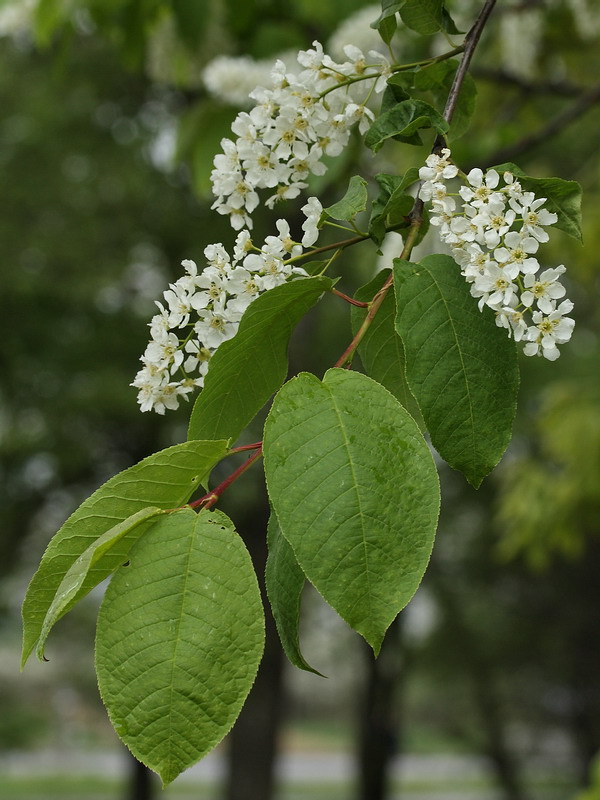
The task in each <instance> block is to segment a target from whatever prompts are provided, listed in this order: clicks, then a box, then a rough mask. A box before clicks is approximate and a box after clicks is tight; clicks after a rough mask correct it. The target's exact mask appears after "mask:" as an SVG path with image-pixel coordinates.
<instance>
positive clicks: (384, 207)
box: [369, 167, 419, 245]
mask: <svg viewBox="0 0 600 800" xmlns="http://www.w3.org/2000/svg"><path fill="white" fill-rule="evenodd" d="M375 180H376V181H377V183H378V184H379V187H380V191H379V195H378V196H377V197H376V198H375V200H374V201H373V205H372V208H371V219H370V220H369V234H370V236H371V238H372V239H373V241H374V242H375V243H376V244H377V245H380V244H381V242H382V241H383V239H384V236H385V234H386V232H387V227H388V225H396V224H397V223H399V222H401V221H402V218H403V217H405V216H407V215H408V214H410V212H411V210H412V208H413V205H414V202H415V198H414V197H412V195H409V194H406V189H407V188H408V187H409V186H411V185H412V184H413V183H415V181H418V180H419V170H418V169H416V167H411V168H410V169H409V170H407V171H406V172H405V174H404V175H403V177H400V176H398V175H387V174H385V173H381V174H379V175H376V176H375ZM407 224H408V223H407Z"/></svg>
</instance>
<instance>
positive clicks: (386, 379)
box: [350, 269, 424, 428]
mask: <svg viewBox="0 0 600 800" xmlns="http://www.w3.org/2000/svg"><path fill="white" fill-rule="evenodd" d="M390 274H391V270H390V269H384V270H381V272H378V273H377V275H375V277H374V278H373V280H371V281H369V283H367V284H366V285H365V286H362V287H361V288H360V289H359V290H358V291H357V292H356V295H355V297H356V299H357V300H360V301H361V302H363V303H364V302H368V301H369V300H372V299H373V298H374V297H375V295H376V294H377V292H378V291H379V290H380V289H381V287H382V286H383V285H384V283H385V282H386V280H387V279H388V278H389V276H390ZM366 314H367V311H366V309H364V308H358V307H356V306H352V309H351V312H350V316H351V321H352V333H353V334H354V335H355V334H356V333H357V331H358V329H359V328H360V326H361V323H362V322H363V320H364V318H365V316H366ZM395 321H396V301H395V298H394V289H393V287H392V288H391V289H390V290H389V291H388V293H387V294H386V296H385V299H384V301H383V303H382V304H381V306H380V307H379V311H378V312H377V314H376V315H375V318H374V319H373V322H372V323H371V325H370V326H369V328H368V329H367V332H366V333H365V335H364V336H363V338H362V341H361V343H360V344H359V346H358V354H359V355H360V360H361V361H362V364H363V367H364V368H365V372H366V373H367V375H368V376H369V377H370V378H373V380H376V381H377V382H378V383H380V384H381V385H382V386H385V388H386V389H387V390H388V391H389V392H391V393H392V394H393V395H394V397H395V398H396V399H397V400H399V401H400V402H401V403H402V405H403V406H404V408H405V409H406V410H407V411H408V412H409V414H410V415H411V417H412V418H413V419H414V420H415V421H416V422H417V424H418V425H419V427H420V428H424V423H423V418H422V417H421V412H420V411H419V406H418V405H417V401H416V400H415V398H414V397H413V395H412V393H411V391H410V389H409V388H408V384H407V382H406V375H405V374H404V362H405V359H404V348H403V347H402V340H401V339H400V337H399V336H398V334H397V333H396V327H395Z"/></svg>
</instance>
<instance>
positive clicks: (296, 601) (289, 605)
mask: <svg viewBox="0 0 600 800" xmlns="http://www.w3.org/2000/svg"><path fill="white" fill-rule="evenodd" d="M267 544H268V547H269V557H268V558H267V568H266V570H265V581H266V586H267V595H268V597H269V603H270V604H271V610H272V612H273V618H274V619H275V624H276V625H277V632H278V633H279V639H280V641H281V646H282V647H283V649H284V651H285V654H286V656H287V657H288V658H289V660H290V661H291V663H292V664H293V665H294V666H295V667H299V668H300V669H304V670H306V671H307V672H314V673H315V675H321V673H320V672H317V670H316V669H313V668H312V667H311V666H310V664H309V663H308V662H307V661H306V660H305V658H304V656H303V655H302V652H301V651H300V636H299V633H298V626H299V624H300V600H301V597H302V590H303V589H304V581H305V580H306V579H305V577H304V573H303V572H302V570H301V569H300V567H299V566H298V562H297V561H296V556H295V555H294V551H293V550H292V548H291V547H290V545H289V543H288V541H287V539H285V538H284V536H283V535H282V533H281V529H280V527H279V523H278V522H277V517H276V516H275V512H274V511H271V516H270V517H269V525H268V528H267ZM321 677H323V676H321Z"/></svg>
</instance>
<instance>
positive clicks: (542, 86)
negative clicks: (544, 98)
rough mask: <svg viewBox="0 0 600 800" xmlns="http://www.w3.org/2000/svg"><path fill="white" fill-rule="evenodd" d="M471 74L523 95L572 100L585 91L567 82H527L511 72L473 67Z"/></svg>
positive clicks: (582, 87)
mask: <svg viewBox="0 0 600 800" xmlns="http://www.w3.org/2000/svg"><path fill="white" fill-rule="evenodd" d="M471 74H472V75H473V77H474V78H481V80H484V81H490V82H491V83H500V84H502V85H503V86H506V85H509V86H514V87H515V88H516V89H520V90H521V91H522V92H523V93H525V94H554V95H558V96H559V97H568V98H569V99H572V98H573V97H577V95H580V94H583V92H585V91H586V87H585V86H579V85H578V84H576V83H570V82H569V81H527V80H525V79H524V78H522V77H521V76H520V75H516V74H515V73H513V72H508V71H507V70H505V69H494V68H492V67H475V68H473V69H472V70H471Z"/></svg>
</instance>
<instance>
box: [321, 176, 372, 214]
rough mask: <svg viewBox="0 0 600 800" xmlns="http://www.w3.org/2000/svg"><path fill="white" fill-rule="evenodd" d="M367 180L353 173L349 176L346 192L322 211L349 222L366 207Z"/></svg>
mask: <svg viewBox="0 0 600 800" xmlns="http://www.w3.org/2000/svg"><path fill="white" fill-rule="evenodd" d="M367 199H368V194H367V182H366V180H365V179H364V178H360V177H359V176H358V175H354V176H353V177H352V178H350V183H349V185H348V190H347V192H346V194H345V195H344V196H343V197H342V199H341V200H339V201H338V202H337V203H334V204H333V205H332V206H329V208H324V209H323V213H325V214H326V215H327V216H328V217H331V218H332V219H339V220H346V221H348V222H350V221H351V220H353V219H354V217H356V215H357V214H360V212H361V211H364V210H365V208H366V207H367Z"/></svg>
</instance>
